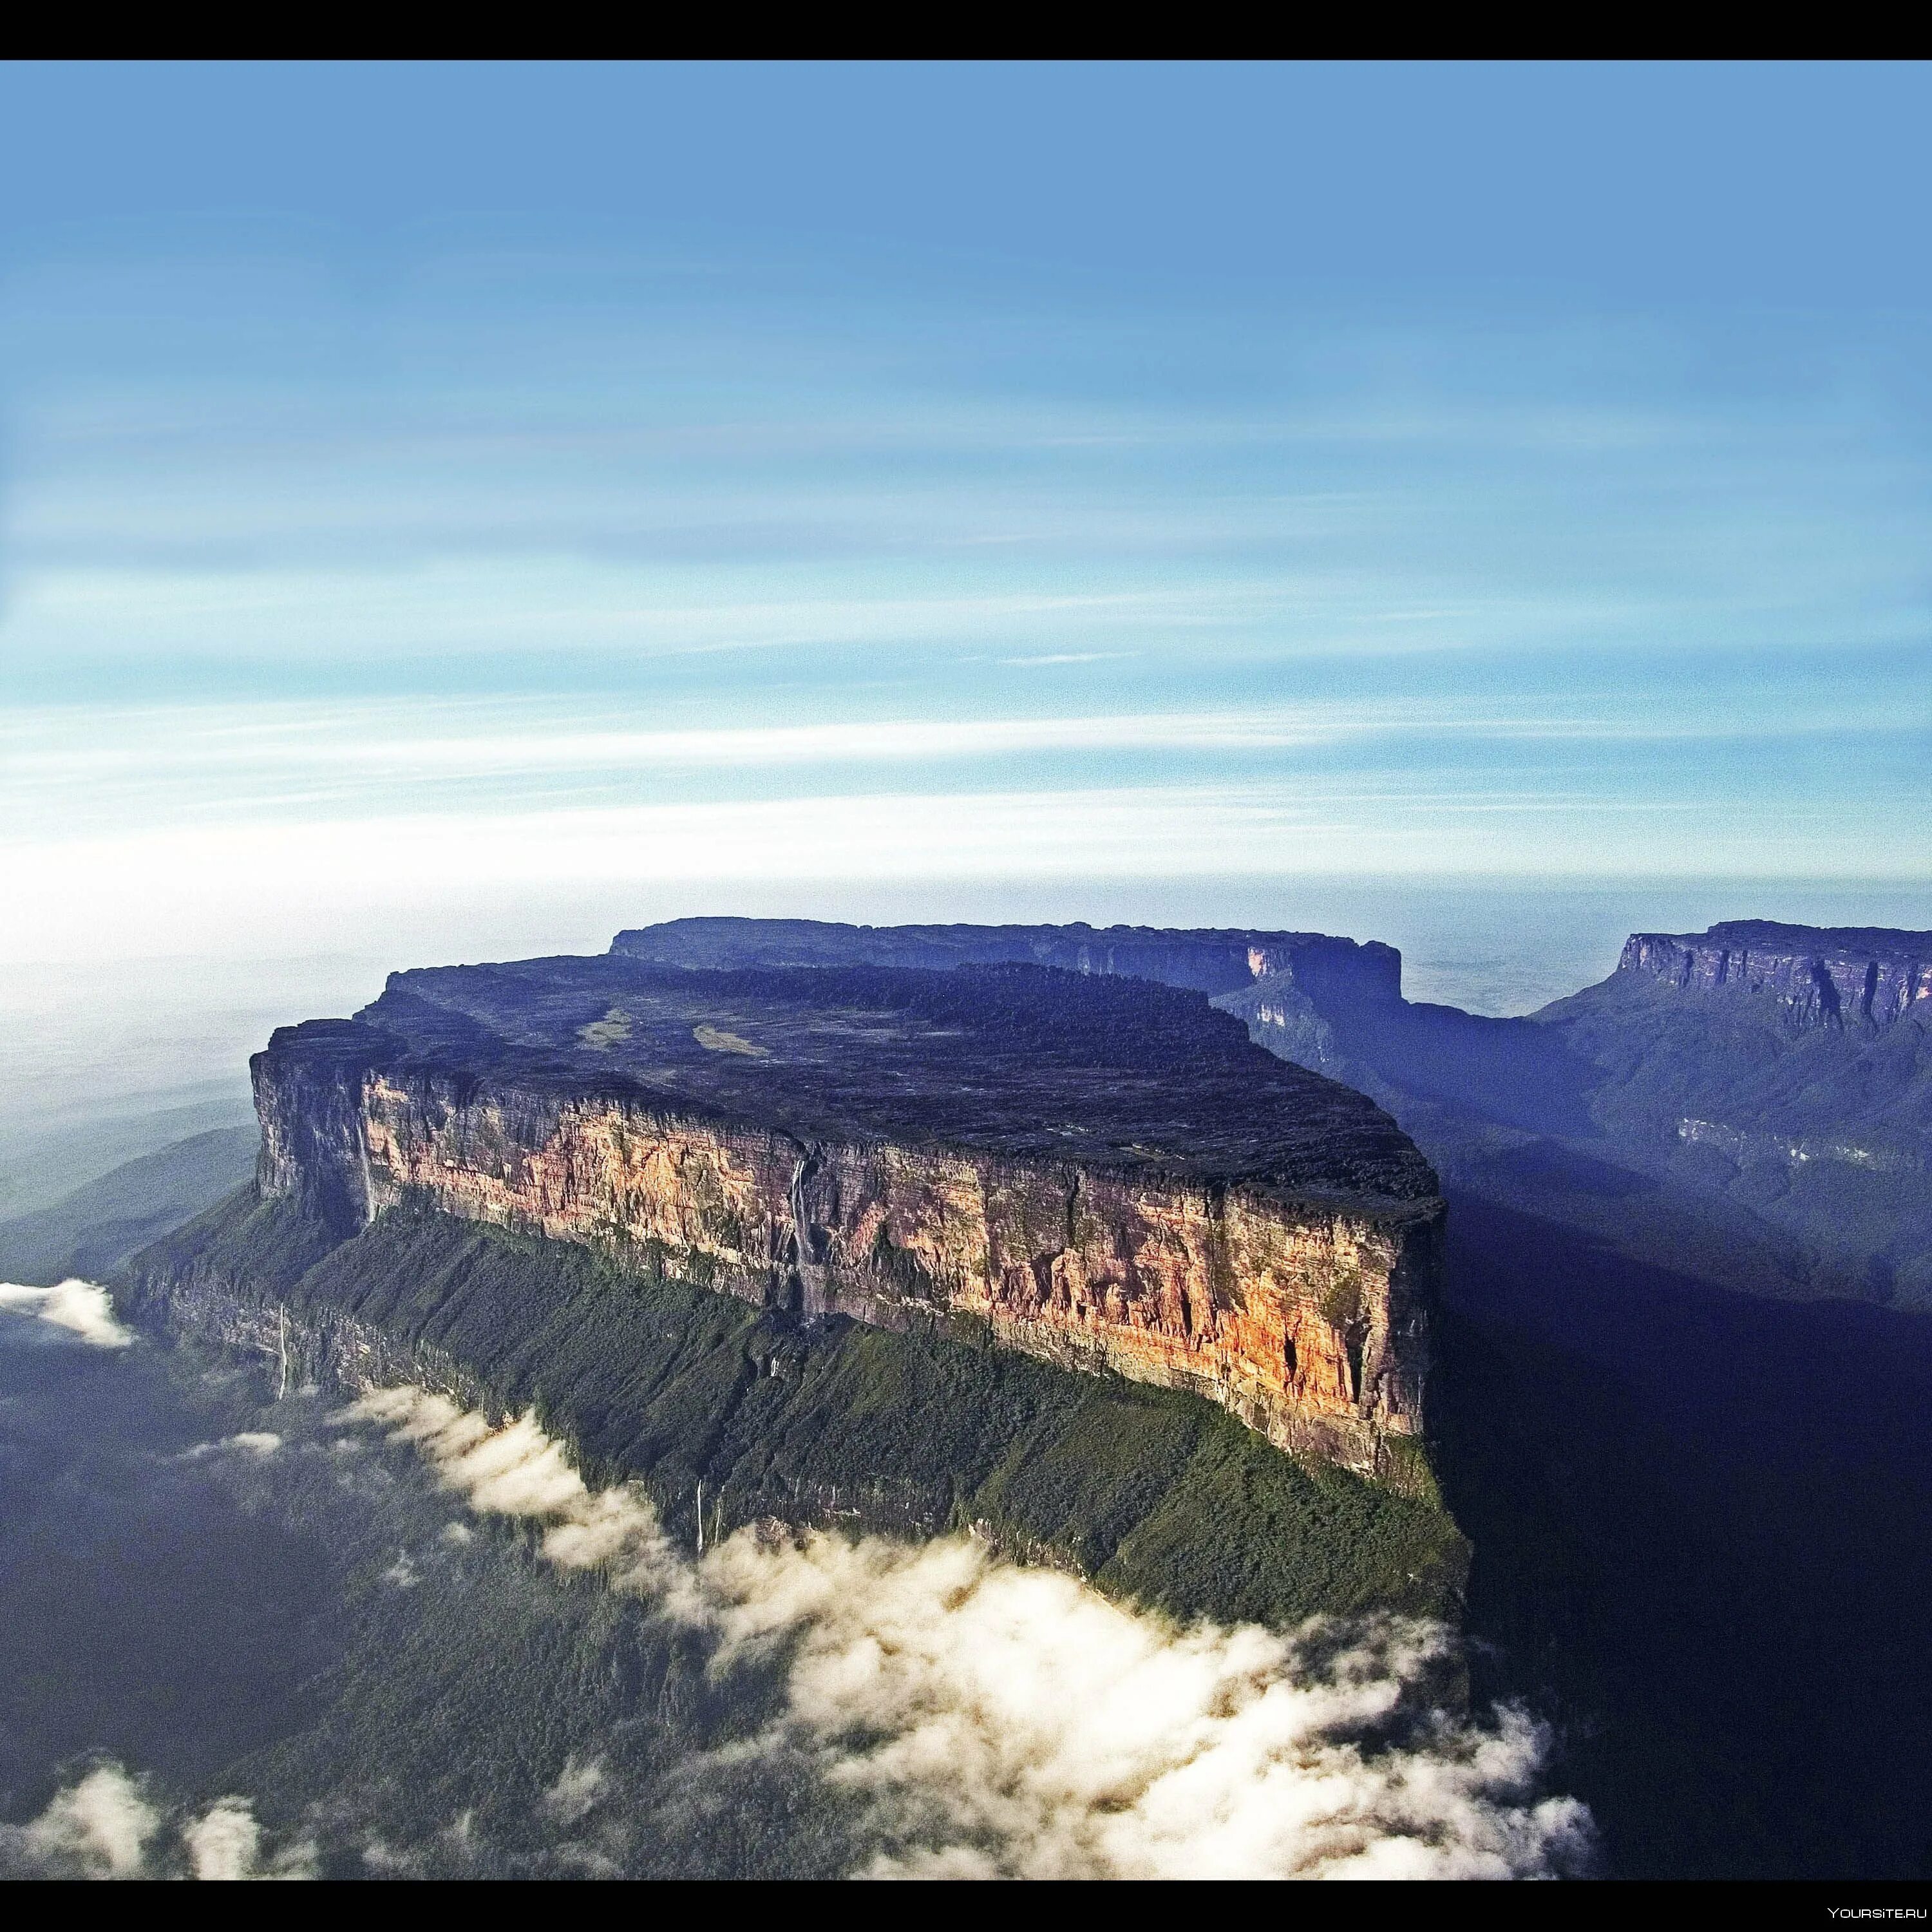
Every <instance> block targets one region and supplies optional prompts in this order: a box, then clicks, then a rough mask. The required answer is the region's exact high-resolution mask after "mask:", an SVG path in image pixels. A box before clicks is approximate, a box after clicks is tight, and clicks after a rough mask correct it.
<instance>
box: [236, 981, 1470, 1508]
mask: <svg viewBox="0 0 1932 1932" xmlns="http://www.w3.org/2000/svg"><path fill="white" fill-rule="evenodd" d="M1167 997H1170V998H1172V997H1176V996H1171V995H1170V996H1167ZM738 1023H739V1025H750V1024H751V1022H746V1021H744V1020H742V1019H739V1022H738ZM319 1024H320V1025H329V1024H332V1023H319ZM341 1025H342V1026H343V1028H344V1040H343V1041H342V1043H341V1044H342V1046H343V1047H344V1049H345V1050H344V1051H341V1052H332V1051H330V1050H329V1043H328V1042H326V1041H322V1042H320V1043H317V1042H313V1041H312V1042H311V1043H308V1048H307V1050H305V1051H296V1050H294V1049H292V1048H290V1047H288V1046H284V1044H283V1040H282V1037H281V1036H278V1043H277V1046H276V1047H275V1049H272V1050H271V1051H270V1052H269V1053H266V1054H264V1055H258V1056H257V1060H256V1062H255V1064H254V1072H255V1078H256V1085H257V1102H258V1107H259V1111H260V1115H261V1119H262V1123H263V1157H262V1161H261V1165H260V1182H261V1185H262V1187H263V1191H264V1193H267V1194H271V1195H299V1196H305V1197H306V1198H307V1199H308V1202H309V1204H310V1205H311V1207H312V1208H317V1209H319V1210H320V1211H323V1212H325V1213H326V1214H329V1216H331V1217H332V1218H334V1219H335V1220H337V1221H338V1223H340V1224H341V1226H342V1227H343V1229H344V1232H348V1231H349V1230H350V1229H352V1228H353V1226H356V1225H359V1224H362V1223H366V1222H367V1221H368V1220H371V1219H372V1218H374V1216H376V1215H377V1214H380V1213H381V1212H382V1211H384V1210H385V1209H386V1208H392V1207H395V1206H397V1205H401V1204H402V1203H404V1202H407V1201H410V1200H415V1201H419V1202H427V1203H431V1204H433V1205H435V1206H436V1207H437V1208H440V1209H442V1210H443V1211H446V1212H448V1213H449V1214H454V1215H457V1216H460V1217H463V1218H466V1219H469V1220H475V1221H481V1222H486V1223H493V1224H494V1225H496V1226H501V1227H505V1228H511V1229H523V1230H526V1231H529V1232H538V1233H541V1234H543V1235H547V1236H549V1237H550V1238H555V1239H559V1240H563V1241H573V1242H577V1243H580V1244H586V1245H589V1246H591V1247H595V1248H598V1249H600V1250H603V1251H604V1252H607V1253H609V1254H610V1255H611V1256H613V1258H614V1259H616V1260H618V1261H619V1262H621V1263H622V1264H625V1265H629V1266H632V1267H638V1268H648V1269H651V1270H661V1271H664V1272H666V1273H668V1274H673V1275H675V1276H677V1277H680V1278H682V1279H684V1280H690V1281H693V1282H696V1283H700V1285H703V1286H711V1287H713V1288H715V1289H719V1290H721V1291H724V1292H730V1293H732V1294H735V1295H741V1296H743V1297H745V1298H748V1299H751V1300H753V1301H758V1302H760V1303H764V1304H772V1305H776V1306H778V1307H789V1308H791V1309H793V1310H796V1311H797V1312H798V1313H799V1314H801V1315H802V1316H818V1315H823V1314H829V1313H838V1314H844V1315H847V1316H852V1317H853V1318H855V1319H859V1320H860V1321H864V1322H874V1323H878V1324H881V1325H887V1326H892V1327H900V1328H903V1327H907V1326H911V1325H916V1324H917V1323H919V1322H933V1321H947V1322H960V1321H962V1320H963V1321H964V1322H967V1323H969V1324H971V1323H974V1322H977V1323H983V1324H984V1325H985V1330H986V1331H990V1334H991V1335H992V1338H993V1339H995V1340H997V1341H998V1343H1001V1344H1003V1345H1004V1346H1008V1347H1011V1348H1014V1349H1020V1350H1023V1351H1025V1352H1028V1353H1029V1354H1031V1355H1037V1356H1040V1357H1043V1358H1046V1359H1047V1360H1049V1361H1052V1362H1055V1363H1056V1364H1060V1365H1061V1366H1063V1367H1068V1368H1073V1369H1079V1370H1092V1371H1103V1370H1112V1371H1114V1372H1115V1373H1119V1374H1121V1375H1122V1376H1127V1377H1130V1378H1131V1379H1135V1380H1137V1381H1141V1382H1151V1383H1155V1384H1159V1385H1163V1386H1166V1387H1169V1388H1180V1389H1186V1390H1190V1391H1193V1392H1195V1393H1196V1394H1200V1395H1202V1396H1205V1397H1208V1398H1209V1399H1211V1400H1214V1401H1215V1402H1217V1403H1221V1404H1222V1405H1223V1406H1226V1408H1228V1409H1230V1410H1231V1411H1232V1412H1234V1413H1235V1415H1238V1416H1240V1417H1241V1418H1242V1419H1243V1420H1244V1421H1246V1422H1247V1424H1249V1425H1250V1427H1253V1428H1255V1429H1256V1430H1259V1432H1261V1433H1262V1434H1264V1435H1265V1436H1267V1437H1268V1438H1269V1439H1271V1441H1273V1442H1275V1443H1277V1444H1278V1445H1280V1446H1281V1447H1282V1448H1285V1449H1288V1450H1290V1451H1296V1452H1299V1453H1304V1454H1316V1455H1319V1456H1322V1457H1327V1458H1329V1459H1331V1460H1335V1461H1337V1462H1339V1463H1342V1464H1343V1465H1345V1466H1349V1467H1351V1468H1353V1469H1358V1470H1360V1471H1361V1472H1364V1473H1379V1474H1382V1475H1386V1476H1389V1477H1391V1478H1394V1479H1397V1480H1407V1479H1408V1478H1410V1477H1412V1475H1413V1472H1414V1471H1415V1467H1416V1461H1417V1459H1416V1457H1415V1454H1414V1452H1413V1451H1412V1450H1408V1449H1405V1448H1404V1447H1403V1445H1404V1444H1405V1443H1410V1442H1414V1440H1415V1439H1417V1438H1418V1437H1419V1436H1420V1435H1421V1431H1422V1428H1423V1422H1424V1407H1423V1404H1424V1382H1425V1379H1426V1377H1427V1370H1428V1334H1427V1311H1428V1307H1429V1304H1430V1298H1431V1295H1432V1293H1433V1286H1434V1281H1435V1277H1436V1272H1437V1269H1438V1267H1439V1250H1440V1238H1441V1226H1442V1207H1441V1203H1440V1202H1439V1199H1436V1196H1435V1195H1434V1193H1433V1187H1431V1188H1430V1190H1428V1191H1427V1192H1424V1193H1421V1195H1420V1196H1419V1198H1413V1199H1378V1198H1376V1197H1373V1196H1367V1197H1361V1198H1358V1197H1355V1196H1350V1195H1349V1193H1346V1192H1345V1191H1343V1190H1326V1191H1324V1190H1301V1189H1292V1188H1284V1187H1282V1186H1280V1184H1277V1183H1276V1182H1274V1181H1271V1180H1270V1179H1269V1178H1266V1177H1265V1176H1264V1177H1253V1176H1250V1177H1247V1178H1220V1177H1216V1176H1212V1175H1208V1176H1203V1175H1196V1174H1188V1173H1185V1172H1179V1173H1177V1172H1172V1171H1163V1167H1162V1166H1161V1164H1160V1163H1158V1162H1152V1161H1146V1160H1127V1161H1121V1160H1081V1159H1079V1158H1077V1157H1061V1158H1054V1157H1051V1156H1050V1155H1049V1154H1039V1153H1036V1154H1015V1153H1013V1152H1012V1151H1007V1150H1004V1149H999V1148H986V1147H984V1146H977V1147H976V1146H973V1145H945V1144H944V1142H935V1139H933V1137H932V1136H929V1135H908V1136H907V1137H906V1138H905V1139H903V1140H898V1139H894V1138H892V1137H889V1136H879V1135H877V1134H873V1133H865V1134H852V1135H838V1134H829V1135H828V1134H823V1133H799V1132H798V1131H796V1127H795V1125H791V1126H790V1130H787V1124H776V1123H769V1122H765V1121H757V1120H752V1119H747V1118H730V1117H729V1115H728V1114H726V1113H723V1112H721V1110H719V1109H716V1108H714V1107H712V1106H706V1105H690V1106H678V1105H674V1104H670V1105H667V1104H666V1100H667V1098H668V1097H667V1096H666V1095H664V1094H661V1093H659V1094H621V1093H597V1092H580V1093H571V1092H568V1091H556V1082H544V1081H539V1082H517V1081H514V1080H511V1081H502V1080H498V1079H489V1080H479V1079H477V1078H475V1076H473V1075H472V1074H469V1073H458V1072H452V1071H449V1070H440V1069H437V1068H434V1067H422V1066H420V1065H414V1066H405V1067H389V1068H385V1067H381V1066H379V1065H372V1064H369V1062H370V1060H371V1057H372V1056H371V1055H370V1054H369V1053H368V1052H366V1051H363V1050H359V1049H358V1046H357V1043H356V1041H355V1040H353V1039H351V1038H350V1037H348V1036H350V1034H361V1033H362V1031H364V1030H363V1029H362V1028H356V1027H354V1026H353V1023H341ZM295 1031H296V1032H298V1033H313V1031H314V1029H313V1028H308V1029H297V1030H295ZM700 1031H703V1029H700ZM713 1037H724V1038H728V1039H730V1040H737V1041H739V1045H740V1046H741V1047H742V1046H744V1044H745V1043H744V1042H743V1041H742V1040H741V1039H740V1037H739V1035H737V1034H727V1035H717V1034H714V1035H713ZM1243 1044H1244V1046H1245V1043H1243ZM318 1046H320V1051H318ZM365 1046H366V1043H365ZM1269 1064H1270V1065H1271V1066H1278V1065H1279V1063H1269ZM754 1071H755V1069H754ZM1291 1071H1293V1070H1291ZM1295 1077H1296V1078H1299V1079H1304V1080H1305V1079H1309V1078H1310V1076H1305V1075H1301V1074H1300V1073H1298V1072H1297V1073H1295ZM1321 1085H1323V1086H1327V1085H1328V1083H1326V1082H1323V1083H1321ZM1335 1091H1337V1092H1340V1091H1343V1090H1335ZM1348 1099H1349V1101H1351V1102H1355V1100H1356V1099H1357V1097H1355V1096H1353V1095H1349V1096H1348ZM1360 1105H1361V1107H1362V1108H1363V1109H1367V1110H1368V1112H1370V1113H1373V1109H1368V1103H1365V1102H1364V1103H1360ZM1376 1118H1378V1119H1379V1120H1380V1119H1383V1118H1384V1117H1380V1116H1377V1117H1376ZM1392 1131H1393V1130H1392V1128H1391V1132H1392ZM1397 1138H1398V1139H1399V1138H1400V1137H1399V1136H1397ZM1404 1145H1405V1146H1406V1143H1404ZM1411 1152H1412V1151H1411ZM1421 1172H1423V1174H1424V1175H1425V1176H1426V1175H1427V1169H1426V1168H1425V1169H1422V1170H1421ZM983 1332H984V1331H983Z"/></svg>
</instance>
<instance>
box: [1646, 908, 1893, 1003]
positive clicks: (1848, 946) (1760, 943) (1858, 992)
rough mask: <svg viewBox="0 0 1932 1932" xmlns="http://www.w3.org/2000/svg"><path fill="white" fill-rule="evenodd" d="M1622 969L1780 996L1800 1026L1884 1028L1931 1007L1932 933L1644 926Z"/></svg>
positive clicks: (1706, 987) (1750, 925)
mask: <svg viewBox="0 0 1932 1932" xmlns="http://www.w3.org/2000/svg"><path fill="white" fill-rule="evenodd" d="M1618 968H1619V971H1622V972H1627V973H1648V974H1652V976H1654V977H1656V978H1658V979H1660V980H1664V981H1665V982H1666V983H1668V984H1670V985H1672V986H1678V987H1682V988H1686V989H1694V990H1696V991H1697V992H1712V993H1715V992H1730V993H1745V994H1749V995H1752V996H1754V997H1755V998H1760V999H1766V1000H1770V1001H1775V1002H1776V1003H1777V1004H1778V1006H1779V1007H1781V1008H1782V1009H1783V1010H1784V1014H1785V1016H1786V1018H1787V1019H1789V1020H1790V1022H1792V1023H1793V1025H1797V1026H1829V1027H1841V1028H1843V1027H1848V1026H1864V1027H1885V1026H1891V1025H1894V1023H1895V1022H1897V1021H1899V1020H1900V1019H1904V1018H1905V1017H1906V1015H1907V1014H1909V1013H1911V1012H1912V1010H1914V1009H1915V1008H1916V1009H1918V1011H1919V1012H1920V1013H1927V1012H1932V1007H1927V1006H1926V1005H1925V1004H1924V1003H1925V1002H1927V1001H1932V932H1891V931H1888V930H1887V929H1885V928H1883V927H1877V926H1781V925H1778V924H1775V923H1774V922H1772V921H1771V920H1769V919H1730V920H1727V921H1725V922H1724V923H1723V924H1721V925H1718V926H1712V928H1711V929H1710V930H1709V932H1698V933H1667V932H1637V933H1633V934H1632V935H1631V938H1630V940H1629V941H1628V944H1626V945H1625V947H1624V951H1623V957H1622V959H1621V960H1619V962H1618Z"/></svg>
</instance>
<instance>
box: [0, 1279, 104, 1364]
mask: <svg viewBox="0 0 1932 1932" xmlns="http://www.w3.org/2000/svg"><path fill="white" fill-rule="evenodd" d="M0 1309H7V1310H11V1311H12V1312H13V1313H15V1314H17V1315H32V1316H38V1317H39V1318H40V1320H41V1321H43V1322H51V1323H52V1325H54V1327H55V1328H65V1329H68V1330H71V1331H72V1332H73V1333H74V1334H77V1335H78V1336H79V1337H80V1339H81V1340H83V1342H89V1343H92V1344H93V1346H95V1348H97V1349H124V1348H126V1347H127V1346H128V1345H129V1344H130V1343H132V1342H133V1339H134V1335H133V1330H131V1329H130V1328H124V1327H123V1326H122V1325H121V1323H120V1322H118V1321H117V1320H116V1319H115V1314H114V1304H113V1299H112V1298H110V1295H109V1294H108V1292H107V1289H104V1288H98V1287H96V1286H95V1284H94V1283H92V1282H91V1281H80V1280H72V1279H70V1280H67V1281H63V1282H60V1283H57V1284H56V1285H55V1286H53V1287H52V1288H27V1287H24V1286H22V1285H21V1284H20V1283H18V1282H11V1281H8V1282H0Z"/></svg>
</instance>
